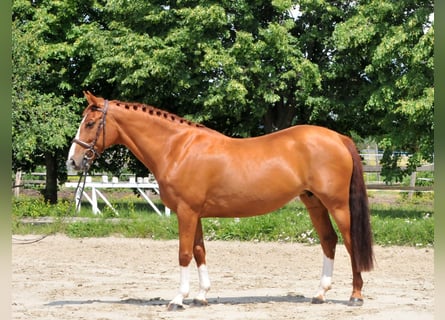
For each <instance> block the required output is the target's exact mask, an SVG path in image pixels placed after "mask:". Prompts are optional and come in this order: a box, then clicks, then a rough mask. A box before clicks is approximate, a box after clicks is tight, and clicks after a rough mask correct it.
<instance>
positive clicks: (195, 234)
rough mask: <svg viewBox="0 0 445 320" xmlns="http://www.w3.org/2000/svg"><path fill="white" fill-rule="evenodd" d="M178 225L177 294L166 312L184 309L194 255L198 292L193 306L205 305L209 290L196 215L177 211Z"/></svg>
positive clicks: (203, 250) (200, 228)
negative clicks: (178, 282) (178, 274)
mask: <svg viewBox="0 0 445 320" xmlns="http://www.w3.org/2000/svg"><path fill="white" fill-rule="evenodd" d="M177 216H178V225H179V268H180V285H179V293H178V294H177V295H176V297H175V298H174V299H173V300H172V301H170V303H169V304H168V310H182V309H184V304H183V302H184V299H185V298H187V297H188V295H189V292H190V262H191V260H192V257H193V255H195V259H196V262H197V264H198V271H199V282H200V291H199V294H198V296H197V297H196V299H195V300H194V304H196V305H206V304H207V301H206V297H205V296H206V293H207V291H208V290H209V288H210V281H209V277H208V273H207V267H206V264H205V249H204V242H203V239H202V226H201V221H200V219H199V217H198V214H196V213H194V212H193V211H182V210H181V211H179V210H178V214H177Z"/></svg>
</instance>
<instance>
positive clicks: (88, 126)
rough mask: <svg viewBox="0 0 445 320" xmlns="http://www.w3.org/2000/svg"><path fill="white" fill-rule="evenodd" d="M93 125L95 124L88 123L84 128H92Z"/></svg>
mask: <svg viewBox="0 0 445 320" xmlns="http://www.w3.org/2000/svg"><path fill="white" fill-rule="evenodd" d="M94 123H95V122H94V121H88V122H87V124H86V127H87V128H92V127H94Z"/></svg>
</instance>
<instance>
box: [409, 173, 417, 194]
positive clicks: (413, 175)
mask: <svg viewBox="0 0 445 320" xmlns="http://www.w3.org/2000/svg"><path fill="white" fill-rule="evenodd" d="M416 178H417V172H416V171H413V172H412V173H411V179H410V181H409V186H410V187H411V188H414V187H415V186H416ZM413 195H414V190H411V191H410V192H408V198H409V199H412V198H413Z"/></svg>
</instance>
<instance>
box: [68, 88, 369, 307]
mask: <svg viewBox="0 0 445 320" xmlns="http://www.w3.org/2000/svg"><path fill="white" fill-rule="evenodd" d="M84 94H85V97H86V99H87V101H88V107H87V108H86V109H85V111H84V112H83V120H82V122H81V124H80V127H79V129H78V132H77V135H76V137H75V138H74V140H73V144H72V146H71V149H70V151H69V155H68V161H67V165H68V166H69V167H71V168H74V169H75V170H88V168H89V166H90V165H91V163H92V161H93V160H94V159H95V158H97V157H98V156H99V155H100V154H101V153H102V152H103V151H104V150H105V149H106V148H108V147H109V146H111V145H114V144H121V145H124V146H126V147H127V148H129V149H130V151H131V152H132V153H133V154H134V155H135V156H136V157H137V158H138V159H139V160H140V161H141V162H142V163H144V165H145V166H146V167H147V168H148V169H149V170H150V171H151V172H152V173H153V175H154V176H155V178H156V180H157V181H158V183H159V190H160V196H161V199H162V201H163V203H164V204H165V205H166V206H167V207H169V208H170V209H171V210H173V211H174V212H176V215H177V219H178V225H179V266H180V286H179V293H178V294H177V296H176V297H174V299H173V300H172V301H171V302H170V303H169V305H168V309H169V310H174V309H182V308H183V300H184V298H186V297H187V296H188V294H189V264H190V262H191V260H192V258H193V257H194V259H195V261H196V264H197V267H198V273H199V289H200V290H199V293H198V295H197V296H196V298H195V299H194V300H193V302H194V304H196V305H206V304H207V300H206V294H207V292H208V290H209V289H210V280H209V276H208V271H207V266H206V258H205V254H206V251H205V247H204V240H203V231H202V225H201V218H205V217H249V216H255V215H262V214H265V213H268V212H271V211H273V210H276V209H278V208H280V207H282V206H283V205H285V204H286V203H287V202H289V201H291V200H293V199H295V198H296V197H297V196H299V197H300V199H301V201H302V202H303V203H304V204H305V206H306V207H307V210H308V211H309V214H310V217H311V220H312V223H313V225H314V227H315V229H316V231H317V233H318V235H319V238H320V243H321V247H322V250H323V268H322V275H321V280H320V286H319V289H318V291H317V293H316V295H315V296H314V298H313V299H312V301H313V303H322V302H324V301H325V299H326V298H325V297H326V292H327V291H328V290H329V289H330V288H331V279H332V273H333V264H334V255H335V247H336V244H337V234H336V232H335V231H334V228H333V226H332V223H331V221H330V218H329V213H330V214H331V215H332V217H333V220H334V221H335V223H336V224H337V226H338V229H339V231H340V232H341V235H342V237H343V241H344V244H345V246H346V249H347V251H348V253H349V255H350V257H351V265H352V278H353V279H352V295H351V297H350V299H349V303H348V304H349V305H353V306H360V305H362V304H363V297H362V293H361V290H362V286H363V280H362V277H361V272H362V271H369V270H371V269H372V268H373V264H374V255H373V249H372V234H371V226H370V218H369V209H368V198H367V194H366V188H365V184H364V179H363V170H362V165H361V160H360V156H359V154H358V153H357V149H356V147H355V145H354V143H353V142H352V140H351V139H349V138H348V137H346V136H343V135H341V134H339V133H337V132H335V131H332V130H329V129H327V128H323V127H318V126H311V125H298V126H294V127H291V128H288V129H285V130H281V131H277V132H274V133H271V134H266V135H263V136H260V137H254V138H245V139H237V138H230V137H227V136H225V135H223V134H221V133H219V132H217V131H214V130H212V129H209V128H207V127H204V126H203V125H200V124H196V123H192V122H190V121H187V120H185V119H183V118H181V117H178V116H176V115H174V114H171V113H168V112H166V111H163V110H160V109H157V108H154V107H152V106H149V105H144V104H140V103H129V102H121V101H117V100H113V101H108V100H105V99H103V98H100V97H95V96H94V95H93V94H91V93H90V92H84Z"/></svg>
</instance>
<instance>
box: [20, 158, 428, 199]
mask: <svg viewBox="0 0 445 320" xmlns="http://www.w3.org/2000/svg"><path fill="white" fill-rule="evenodd" d="M402 169H403V168H402ZM381 171H382V166H380V165H363V172H364V173H365V175H366V174H373V173H374V174H377V175H378V176H380V173H381ZM428 171H429V172H434V164H428V165H425V166H421V167H418V168H417V170H416V172H413V175H412V176H411V181H410V185H409V186H406V185H400V184H386V183H384V182H380V181H366V179H365V183H366V188H367V189H368V190H375V191H379V190H380V191H381V190H391V191H410V192H432V191H434V187H433V186H417V185H416V181H417V180H429V179H425V178H423V179H419V178H417V176H416V175H417V172H428ZM31 176H32V177H36V179H22V173H21V172H20V171H18V172H17V173H16V177H15V182H14V183H13V185H12V188H13V190H14V194H15V195H16V196H18V195H19V193H20V189H21V188H27V187H36V186H44V185H45V183H46V182H45V180H44V178H45V176H46V174H45V173H40V172H38V173H31ZM103 176H104V175H103V174H97V175H93V176H92V177H93V178H98V179H101V177H103ZM128 176H129V177H128V179H134V178H133V177H134V176H133V175H128ZM77 178H78V176H77V175H69V176H68V181H70V180H73V179H77ZM431 180H432V179H431Z"/></svg>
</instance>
